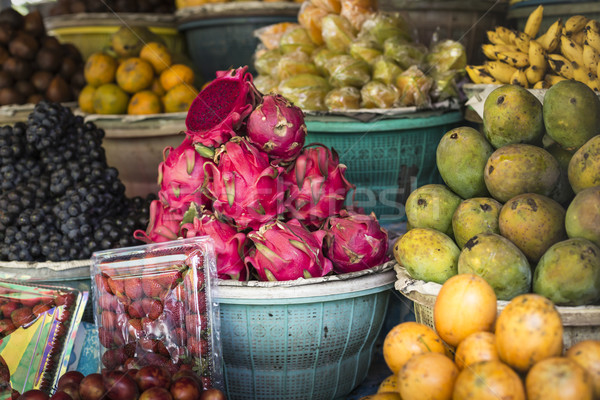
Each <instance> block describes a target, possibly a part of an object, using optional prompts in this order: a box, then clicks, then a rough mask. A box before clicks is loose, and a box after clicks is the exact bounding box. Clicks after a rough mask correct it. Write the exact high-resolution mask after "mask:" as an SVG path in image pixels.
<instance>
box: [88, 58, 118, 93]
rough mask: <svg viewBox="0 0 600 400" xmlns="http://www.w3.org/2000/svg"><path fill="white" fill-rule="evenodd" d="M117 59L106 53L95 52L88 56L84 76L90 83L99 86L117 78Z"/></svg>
mask: <svg viewBox="0 0 600 400" xmlns="http://www.w3.org/2000/svg"><path fill="white" fill-rule="evenodd" d="M116 71H117V60H115V59H114V57H112V56H110V55H108V54H106V53H94V54H92V55H90V56H89V57H88V59H87V60H86V62H85V66H84V68H83V76H84V77H85V81H86V82H87V83H88V85H92V86H94V87H98V86H100V85H103V84H105V83H110V82H112V81H114V80H115V73H116Z"/></svg>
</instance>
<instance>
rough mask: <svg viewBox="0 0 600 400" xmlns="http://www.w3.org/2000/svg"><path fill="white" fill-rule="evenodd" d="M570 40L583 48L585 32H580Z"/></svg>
mask: <svg viewBox="0 0 600 400" xmlns="http://www.w3.org/2000/svg"><path fill="white" fill-rule="evenodd" d="M571 39H572V40H573V41H574V42H575V43H577V44H578V45H580V46H583V44H584V42H585V30H580V31H579V32H577V33H576V34H574V35H572V36H571Z"/></svg>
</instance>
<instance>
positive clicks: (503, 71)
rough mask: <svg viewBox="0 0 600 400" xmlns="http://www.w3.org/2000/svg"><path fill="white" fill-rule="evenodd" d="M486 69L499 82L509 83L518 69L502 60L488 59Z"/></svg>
mask: <svg viewBox="0 0 600 400" xmlns="http://www.w3.org/2000/svg"><path fill="white" fill-rule="evenodd" d="M485 70H486V71H487V72H488V74H490V75H491V76H492V77H493V78H494V79H496V80H497V81H498V82H500V83H508V82H510V78H511V77H512V75H513V74H514V73H515V71H516V70H517V69H516V68H515V67H513V66H510V65H508V64H506V63H503V62H501V61H488V62H486V63H485Z"/></svg>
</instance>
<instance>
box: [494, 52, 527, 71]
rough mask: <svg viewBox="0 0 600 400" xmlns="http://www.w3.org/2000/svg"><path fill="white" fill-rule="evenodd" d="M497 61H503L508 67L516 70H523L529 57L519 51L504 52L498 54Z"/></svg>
mask: <svg viewBox="0 0 600 400" xmlns="http://www.w3.org/2000/svg"><path fill="white" fill-rule="evenodd" d="M498 60H500V61H504V62H505V63H507V64H508V65H512V66H513V67H516V68H523V67H526V66H528V65H529V56H528V55H527V54H525V53H521V52H520V51H504V52H501V53H498Z"/></svg>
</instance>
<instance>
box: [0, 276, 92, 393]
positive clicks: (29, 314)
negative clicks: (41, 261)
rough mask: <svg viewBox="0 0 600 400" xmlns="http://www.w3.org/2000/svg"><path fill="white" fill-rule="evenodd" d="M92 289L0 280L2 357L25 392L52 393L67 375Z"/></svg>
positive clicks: (15, 383)
mask: <svg viewBox="0 0 600 400" xmlns="http://www.w3.org/2000/svg"><path fill="white" fill-rule="evenodd" d="M88 295H89V293H88V292H87V291H78V290H75V289H72V288H67V287H62V286H47V285H38V286H33V285H23V284H19V283H14V282H11V281H3V280H2V281H0V312H1V313H2V317H3V319H2V320H1V321H0V356H2V358H4V360H5V361H6V364H7V365H8V368H9V370H10V375H11V378H10V379H11V386H12V387H13V389H15V390H18V391H19V392H20V393H23V392H26V391H28V390H31V389H39V390H42V391H45V392H47V393H51V392H52V390H53V388H54V387H56V384H57V383H58V379H59V378H60V376H61V375H62V374H63V373H64V372H66V371H67V367H68V364H69V360H70V357H71V353H72V350H73V343H74V341H75V336H76V335H77V329H78V327H79V324H80V321H81V317H82V315H83V311H84V309H85V304H86V302H87V300H88Z"/></svg>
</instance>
